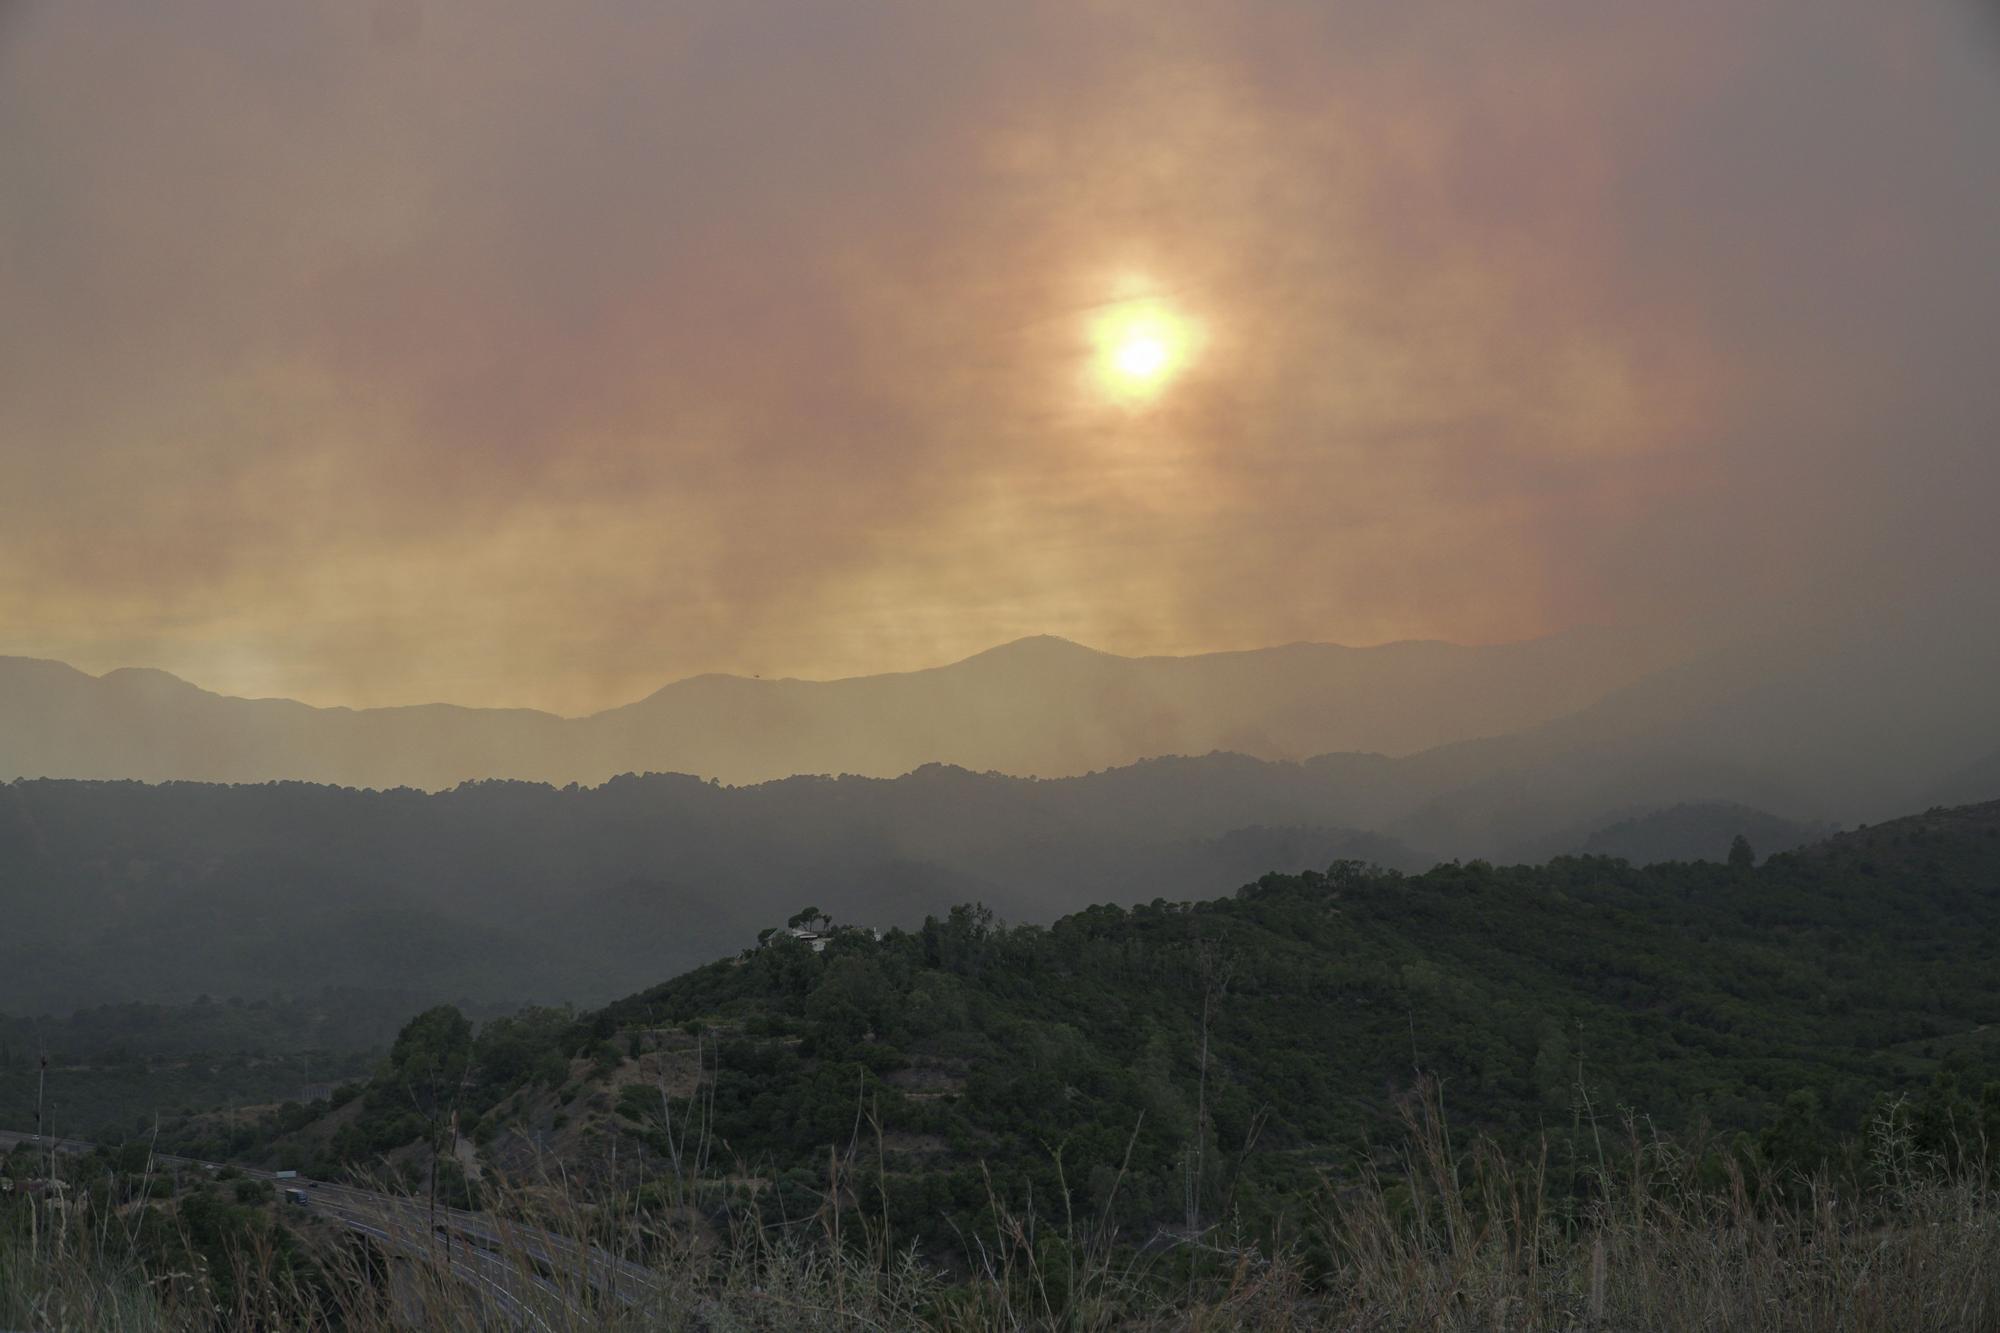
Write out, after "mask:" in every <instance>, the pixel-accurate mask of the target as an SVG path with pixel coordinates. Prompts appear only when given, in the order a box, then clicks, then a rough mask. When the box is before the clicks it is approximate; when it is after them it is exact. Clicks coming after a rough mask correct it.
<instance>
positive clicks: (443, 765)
mask: <svg viewBox="0 0 2000 1333" xmlns="http://www.w3.org/2000/svg"><path fill="white" fill-rule="evenodd" d="M1661 660H1662V652H1661V649H1660V647H1659V645H1658V643H1657V641H1656V640H1653V639H1649V638H1647V637H1644V636H1638V635H1631V634H1624V633H1616V632H1612V631H1606V630H1583V631H1573V632H1570V633H1566V634H1561V635H1556V636H1553V637H1550V638H1545V639H1537V640H1531V641H1527V642H1522V643H1512V644H1499V645H1492V646H1484V647H1461V646H1457V645H1453V644H1445V643H1432V642H1408V643H1394V644H1386V645H1383V646H1380V647H1374V648H1346V647H1339V646H1335V645H1330V644H1306V643H1301V644H1291V645H1287V646H1284V647H1278V648H1265V649H1258V650H1254V651H1248V652H1233V653H1209V654H1203V655H1200V656H1194V657H1142V658H1128V657H1118V656H1114V655H1112V654H1109V653H1101V652H1096V651H1093V650H1091V649H1088V648H1084V647H1082V646H1080V645H1077V644H1074V643H1070V642H1068V641H1066V640H1063V639H1056V638H1049V637H1040V638H1031V639H1022V640H1019V641H1017V642H1014V643H1010V644H1006V645H1003V646H1001V647H999V648H995V649H992V650H990V651H988V652H984V653H980V654H979V655H977V656H975V657H971V658H968V659H966V660H964V661H962V662H957V663H954V664H952V665H950V666H944V667H937V668H933V669H930V670H925V671H911V672H902V673H896V674H891V675H878V676H859V677H853V678H850V679H846V680H832V681H806V680H759V679H750V678H745V677H741V676H720V675H708V676H696V677H693V678H690V679H687V680H682V681H678V682H675V683H674V684H671V685H668V686H666V687H665V688H664V689H661V690H659V691H657V692H655V693H654V694H651V695H649V696H647V697H646V698H644V699H641V700H639V701H637V702H636V703H632V704H628V705H626V706H624V707H621V708H614V709H611V710H609V711H606V712H602V713H597V714H594V715H592V716H589V717H584V718H574V719H569V718H561V717H557V716H555V715H553V714H549V713H541V712H536V711H533V710H529V709H474V708H461V707H456V706H453V705H449V704H434V705H426V706H420V707H407V708H375V709H359V710H356V709H346V708H313V707H309V706H307V705H304V704H300V703H296V702H293V701H291V700H284V699H237V698H230V697H227V696H223V695H217V694H212V693H210V692H208V691H206V690H203V689H199V688H197V687H196V686H194V685H190V684H188V683H187V682H185V681H183V680H180V679H178V678H176V677H174V676H171V675H168V674H166V673H165V672H160V671H150V670H120V671H112V672H109V673H107V674H105V675H103V676H99V677H92V676H89V675H86V674H84V673H83V672H80V671H76V670H74V669H72V668H70V667H67V666H64V665H62V664H60V663H56V662H47V661H39V660H35V659H27V658H0V777H77V778H137V779H142V780H145V781H169V780H180V779H185V780H196V781H210V782H262V781H268V780H273V779H297V780H302V781H314V782H327V783H333V784H336V785H342V786H355V787H378V788H388V787H396V786H413V787H421V788H425V789H429V790H437V789H440V788H444V787H450V786H453V785H455V784H457V783H459V782H463V781H468V780H475V779H482V778H515V779H522V780H528V781H539V782H550V783H555V784H558V785H560V784H563V783H569V782H579V783H584V784H595V783H599V782H602V781H604V780H605V779H606V778H609V777H612V776H615V775H617V774H619V773H626V772H647V771H673V772H680V773H693V774H699V775H700V776H702V777H709V778H715V779H718V780H720V781H723V782H729V783H749V782H762V781H768V780H770V779H774V778H780V777H787V776H790V775H792V774H795V773H855V774H863V775H869V776H876V777H891V776H895V775H896V774H900V773H905V772H908V771H910V770H911V769H914V768H917V767H919V766H920V765H923V764H927V763H947V764H956V765H959V766H962V767H965V768H969V769H973V770H975V771H985V770H994V771H998V772H1004V773H1011V774H1017V775H1039V776H1044V777H1056V776H1066V775H1072V774H1078V773H1086V772H1090V771H1093V770H1096V769H1102V768H1110V767H1115V766H1118V765H1122V764H1129V763H1132V762H1133V761H1135V760H1138V759H1143V758H1147V757H1150V756H1154V755H1167V754H1191V755H1199V754H1207V753H1209V752H1211V751H1215V750H1227V751H1234V752H1239V753H1243V754H1249V755H1255V756H1257V757H1259V758H1265V759H1303V758H1305V757H1307V756H1310V755H1315V754H1320V753H1325V752H1332V751H1360V752H1379V753H1382V754H1388V755H1400V754H1409V753H1413V752H1415V751H1419V750H1423V749H1427V748H1430V747H1433V746H1438V745H1442V744H1446V743H1448V742H1453V741H1462V740H1467V739H1471V738H1475V737H1482V736H1497V735H1501V734H1504V733H1508V732H1514V731H1519V730H1521V729H1523V728H1527V727H1532V726H1535V725H1536V724H1538V723H1542V722H1546V721H1548V720H1550V719H1552V718H1555V717H1557V716H1558V715H1560V714H1562V713H1565V712H1568V711H1570V710H1572V709H1574V708H1576V707H1577V706H1579V705H1580V704H1582V703H1586V702H1588V701H1590V700H1592V699H1596V698H1598V697H1600V696H1602V695H1604V694H1605V693H1607V692H1608V691H1610V690H1613V689H1616V688H1618V687H1620V686H1622V685H1626V684H1629V683H1631V682H1632V681H1635V680H1637V679H1638V678H1640V677H1641V676H1642V675H1644V674H1645V673H1646V672H1647V671H1648V670H1650V669H1652V668H1654V667H1656V666H1657V665H1659V663H1660V661H1661Z"/></svg>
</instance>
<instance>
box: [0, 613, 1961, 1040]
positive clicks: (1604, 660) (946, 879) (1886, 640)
mask: <svg viewBox="0 0 2000 1333" xmlns="http://www.w3.org/2000/svg"><path fill="white" fill-rule="evenodd" d="M1947 628H1948V629H1949V630H1950V632H1949V633H1942V632H1939V625H1938V622H1936V621H1932V620H1927V619H1926V618H1924V617H1921V616H1915V615H1912V616H1909V617H1906V618H1905V619H1903V620H1901V621H1898V620H1895V619H1893V618H1884V617H1876V618H1873V619H1871V620H1869V621H1868V622H1867V623H1866V624H1865V625H1860V624H1857V625H1856V626H1852V627H1847V628H1834V629H1823V630H1819V631H1815V632H1810V633H1806V632H1793V633H1785V634H1779V633H1776V632H1771V633H1766V634H1763V635H1761V636H1759V637H1756V638H1749V639H1741V640H1738V641H1736V642H1734V643H1732V644H1730V645H1728V646H1726V647H1724V648H1720V649H1714V650H1709V651H1705V652H1701V653H1695V654H1688V655H1686V656H1684V657H1683V658H1682V659H1681V660H1678V661H1670V662H1668V664H1666V665H1658V663H1659V662H1660V660H1661V659H1662V658H1663V657H1666V656H1670V655H1669V654H1666V653H1663V652H1662V651H1661V649H1660V648H1659V647H1658V646H1657V645H1656V644H1651V645H1649V644H1647V643H1644V642H1642V641H1640V640H1637V639H1634V638H1629V637H1626V636H1620V635H1615V634H1609V633H1593V634H1578V635H1565V636H1560V637H1557V638H1553V639H1545V640H1540V641H1536V642H1533V643H1527V644H1516V645H1507V646H1503V647H1497V648H1452V647H1449V646H1446V645H1436V644H1401V645H1392V646H1389V647H1385V648H1378V649H1360V650H1357V649H1338V648H1327V647H1321V646H1311V645H1302V646H1297V647H1292V648H1278V649H1270V650H1267V651H1264V652H1261V653H1242V654H1224V655H1218V656H1214V657H1206V658H1192V659H1124V658H1117V657H1112V656H1108V655H1105V654H1099V653H1094V652H1091V651H1090V650H1088V649H1084V648H1079V647H1077V646H1076V645H1073V644H1067V643H1064V642H1062V641H1060V640H1047V639H1042V640H1027V641H1023V642H1021V643H1017V644H1013V645H1009V646H1007V647H1005V648H1003V649H999V650H995V651H993V652H990V653H987V654H983V655H981V656H980V657H976V658H973V659H970V660H969V661H966V662H962V663H959V664H957V665H955V666H952V667H947V668H941V669H939V670H937V671H932V672H917V673H911V674H909V675H901V676H885V677H870V678H865V679H860V680H853V681H836V682H827V683H823V684H814V683H809V682H799V681H771V682H765V681H756V680H736V679H730V678H719V677H705V678H700V679H697V680H694V681H689V682H683V683H682V684H681V685H679V686H673V687H669V688H668V689H667V690H664V691H661V692H660V693H659V694H656V695H654V696H653V697H652V698H650V699H648V700H644V701H642V702H640V703H638V704H635V705H632V706H631V707H630V708H628V709H621V710H614V711H613V712H611V713H605V714H599V715H597V716H595V717H591V718H582V719H574V720H569V719H562V718H557V717H554V716H552V715H548V714H536V713H516V712H490V711H480V710H472V709H455V708H446V707H439V708H429V709H424V708H419V709H386V710H374V711H363V712H350V711H347V710H340V709H312V708H307V707H305V706H304V705H301V704H297V703H290V702H286V701H273V700H256V701H252V700H239V699H228V698H223V697H220V696H216V695H212V694H208V693H205V692H203V691H200V690H198V689H196V688H195V687H193V686H190V685H187V684H185V683H183V682H180V681H177V680H174V679H173V678H171V677H167V676H164V675H162V674H160V673H151V672H113V673H111V674H109V675H107V676H104V677H96V678H93V677H90V676H87V675H84V674H83V673H80V672H75V671H72V670H70V669H68V668H66V667H62V666H59V665H57V664H52V663H41V662H24V661H21V660H19V659H14V660H11V661H9V662H8V663H7V664H6V665H5V668H4V670H0V772H6V773H12V774H17V775H21V777H20V779H19V780H16V781H14V782H12V783H11V784H9V785H4V786H0V913H4V919H5V920H6V921H7V922H8V931H7V933H6V936H5V938H4V939H0V978H4V980H5V984H4V985H0V1007H13V1008H34V1009H47V1010H50V1011H54V1010H60V1009H64V1008H68V1007H72V1006H74V1005H78V1004H85V1003H95V1002H101V1001H103V1000H106V999H113V998H117V999H175V998H183V999H184V998H190V997H192V996H193V995H194V994H196V993H199V992H201V991H210V992H213V993H217V994H230V993H239V994H245V995H254V994H268V993H278V992H285V993H293V994H297V993H300V992H304V991H310V990H313V989H316V988H318V987H320V986H324V985H336V986H348V987H357V988H362V989H372V990H379V989H384V988H394V989H397V990H399V991H407V990H408V989H409V987H410V986H412V985H415V986H418V987H419V988H420V989H422V990H425V991H427V992H429V993H432V994H436V995H439V996H445V997H469V998H475V999H481V1000H491V1001H495V1002H506V1001H514V1000H523V999H545V998H548V999H554V998H565V997H567V998H574V999H579V1000H585V999H599V998H605V997H608V996H609V995H611V994H615V993H617V992H618V990H619V988H621V987H630V986H632V985H636V984H640V983H642V982H643V981H644V980H645V979H647V978H651V977H657V976H659V975H662V974H665V973H668V972H671V971H673V970H674V969H676V968H678V967H683V966H689V965H692V964H693V963H694V962H697V961H699V960H700V959H702V958H705V957H710V956H713V955H715V954H717V953H723V952H727V951H729V950H731V949H733V948H737V947H741V945H743V944H744V943H746V942H747V941H749V940H751V939H753V938H754V937H755V934H756V932H757V931H758V930H759V929H760V928H762V927H765V926H769V925H773V924H777V923H778V922H781V921H782V920H784V919H785V917H786V916H788V915H790V914H791V913H792V912H795V911H797V910H798V909H799V908H801V907H803V906H807V905H811V906H815V907H818V908H821V909H823V910H824V911H826V912H827V913H829V914H831V915H833V916H834V917H836V918H837V919H839V920H843V921H858V922H865V923H875V924H882V925H888V924H896V923H904V924H908V923H913V922H916V921H919V920H921V919H922V917H923V916H924V915H925V914H926V913H930V912H936V911H941V910H943V909H945V908H947V907H949V906H950V905H951V904H953V903H958V902H965V901H971V900H980V901H983V902H985V903H987V904H988V905H990V906H992V907H994V908H996V909H997V910H999V911H1000V912H1001V913H1002V914H1003V915H1004V916H1006V917H1008V918H1011V919H1014V920H1048V919H1052V918H1054V917H1055V916H1057V915H1060V914H1061V913H1063V912H1066V911H1073V910H1076V909H1077V908H1080V907H1082V906H1084V905H1086V904H1089V903H1095V902H1137V901H1150V900H1153V899H1155V898H1163V897H1164V898H1168V899H1185V898H1191V897H1198V896H1201V895H1204V894H1213V893H1217V892H1226V891H1227V890H1228V889H1229V888H1230V887H1232V886H1233V885H1235V884H1240V883H1244V882H1247V881H1249V880H1252V879H1255V878H1257V877H1258V876H1259V875H1262V874H1264V873H1266V872H1269V871H1279V872H1294V871H1299V870H1305V869H1311V868H1316V867H1324V866H1325V865H1326V864H1327V863H1328V862H1329V861H1331V860H1335V859H1355V860H1362V861H1371V862H1375V863H1378V864H1380V865H1383V866H1387V867H1391V868H1395V869H1403V870H1409V871H1415V870H1421V869H1424V868H1426V867H1428V866H1430V865H1431V864H1433V863H1435V862H1437V861H1440V860H1450V859H1454V858H1457V859H1468V858H1486V859H1489V860H1495V861H1539V860H1542V859H1545V858H1548V857H1551V856H1556V855H1560V854H1566V853H1593V854H1603V855H1609V856H1618V857H1624V858H1627V859H1630V860H1632V861H1634V862H1650V861H1661V860H1675V859H1693V858H1706V859H1711V860H1719V859H1721V858H1722V857H1723V856H1724V855H1725V854H1726V852H1727V849H1728V847H1729V844H1730V841H1731V839H1732V838H1733V837H1735V836H1736V835H1737V834H1743V835H1745V836H1747V837H1749V838H1750V839H1751V841H1752V842H1753V844H1755V846H1756V848H1757V850H1758V851H1759V852H1760V853H1764V854H1769V853H1771V852H1775V851H1780V850H1784V849H1786V848H1788V847H1792V846H1797V845H1799V844H1802V843H1805V842H1808V841H1811V840H1813V839H1814V838H1817V837H1820V836H1823V835H1824V834H1825V833H1826V832H1827V831H1829V830H1830V829H1831V828H1833V827H1835V826H1841V825H1850V824H1854V823H1857V822H1874V821H1877V820H1879V819H1882V818H1885V817H1889V816H1892V815H1894V814H1896V813H1898V812H1900V811H1907V810H1911V809H1922V808H1924V807H1926V806H1929V805H1933V804H1940V803H1943V802H1945V801H1947V800H1948V801H1953V802H1966V801H1976V800H1980V799H1992V798H1995V797H2000V689H1996V688H1995V686H1994V682H1995V681H1996V680H2000V621H1996V620H1991V619H1983V618H1971V619H1960V620H1957V621H1953V622H1950V623H1949V624H1948V625H1947ZM1566 704H1569V705H1579V704H1580V706H1575V707H1572V708H1570V709H1569V710H1568V711H1565V705H1566ZM1325 747H1335V748H1331V749H1326V748H1325ZM1343 747H1344V748H1343ZM1364 747H1372V748H1364ZM1232 748H1233V750H1234V751H1237V752H1231V750H1232ZM1176 750H1182V751H1189V752H1193V753H1185V754H1178V755H1177V754H1175V753H1173V752H1174V751H1176ZM1322 750H1324V752H1318V751H1322ZM1244 751H1247V753H1245V752H1244ZM1155 752H1158V753H1157V757H1152V758H1142V757H1141V756H1142V755H1145V754H1148V753H1155ZM919 756H921V759H919ZM913 760H914V761H916V762H914V763H911V762H910V761H913ZM906 764H908V765H909V767H908V771H904V766H905V765H906ZM671 768H680V769H682V770H684V771H683V772H682V773H680V774H678V775H677V774H674V773H662V772H656V773H653V774H651V775H649V776H638V775H635V773H636V771H638V770H646V769H654V770H658V769H671ZM794 769H796V770H801V771H803V772H804V773H806V774H808V775H806V776H785V777H782V778H776V779H771V780H766V781H750V780H748V779H749V778H750V777H753V776H756V775H760V774H766V773H771V772H778V771H785V772H787V773H789V772H790V771H791V770H794ZM628 770H629V772H628ZM1007 770H1011V772H1010V771H1007ZM815 772H817V773H822V774H824V773H844V774H846V775H847V776H842V777H837V778H836V777H829V776H810V774H812V773H815ZM871 772H872V773H875V774H879V776H870V775H869V774H870V773H871ZM614 773H625V774H626V776H622V777H615V778H614V777H612V776H611V775H612V774H614ZM1030 774H1041V775H1042V776H1039V777H1034V776H1027V775H1030ZM466 775H477V776H478V777H479V778H481V779H484V780H481V781H475V782H469V783H464V784H461V785H457V786H447V785H446V784H448V783H450V782H452V781H453V780H455V779H457V778H459V777H463V776H466ZM1058 775H1060V776H1058ZM508 776H512V777H513V778H515V779H517V780H512V781H496V780H494V779H496V778H502V777H508ZM718 777H720V778H724V779H734V780H735V781H727V780H725V781H717V778H718ZM104 779H115V780H109V781H107V780H104ZM132 779H144V780H145V781H132ZM189 779H193V780H196V781H188V780H189ZM278 779H285V780H284V781H277V780H278ZM526 779H534V780H533V781H530V780H526ZM558 780H561V781H563V782H566V783H568V782H575V783H578V784H580V785H573V786H563V787H558V786H555V785H553V784H554V783H555V782H557V781H558ZM231 784H234V785H231ZM426 787H439V788H442V789H441V790H435V791H425V790H421V788H426Z"/></svg>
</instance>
